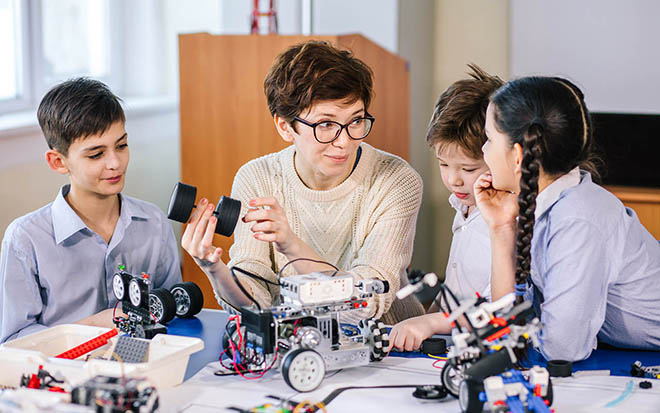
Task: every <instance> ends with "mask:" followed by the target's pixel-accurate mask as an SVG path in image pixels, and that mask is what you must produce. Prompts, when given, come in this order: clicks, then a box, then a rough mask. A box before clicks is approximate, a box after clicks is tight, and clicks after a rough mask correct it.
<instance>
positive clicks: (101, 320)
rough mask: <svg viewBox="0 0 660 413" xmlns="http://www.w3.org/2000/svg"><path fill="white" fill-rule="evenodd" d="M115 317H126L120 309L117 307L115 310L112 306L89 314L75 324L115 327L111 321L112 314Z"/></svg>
mask: <svg viewBox="0 0 660 413" xmlns="http://www.w3.org/2000/svg"><path fill="white" fill-rule="evenodd" d="M113 313H114V315H115V316H116V317H125V318H126V317H128V316H127V315H126V314H125V313H124V312H123V311H122V310H121V309H119V308H117V310H116V311H115V309H114V308H108V309H106V310H103V311H100V312H98V313H96V314H94V315H91V316H89V317H87V318H83V319H82V320H79V321H77V322H76V323H75V324H82V325H86V326H93V327H106V328H115V323H114V322H113V321H112V315H113Z"/></svg>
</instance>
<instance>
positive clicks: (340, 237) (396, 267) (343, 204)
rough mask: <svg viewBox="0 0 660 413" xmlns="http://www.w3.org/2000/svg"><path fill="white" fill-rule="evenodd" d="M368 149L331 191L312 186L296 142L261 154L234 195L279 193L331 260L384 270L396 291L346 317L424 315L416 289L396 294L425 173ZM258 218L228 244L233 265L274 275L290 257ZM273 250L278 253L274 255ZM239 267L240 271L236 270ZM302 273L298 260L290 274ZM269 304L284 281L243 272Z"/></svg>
mask: <svg viewBox="0 0 660 413" xmlns="http://www.w3.org/2000/svg"><path fill="white" fill-rule="evenodd" d="M361 147H362V155H361V157H360V160H359V162H358V165H357V167H356V168H355V169H354V170H353V172H352V173H351V175H350V176H349V177H348V178H347V179H346V180H345V181H344V182H342V183H341V184H339V185H338V186H337V187H335V188H332V189H330V190H326V191H317V190H312V189H309V188H308V187H306V186H305V184H304V183H303V182H302V181H301V180H300V178H299V177H298V174H297V173H296V171H295V168H294V162H293V160H294V153H295V147H294V146H290V147H288V148H286V149H284V150H282V151H280V152H277V153H272V154H269V155H266V156H263V157H261V158H258V159H254V160H252V161H250V162H248V163H247V164H245V165H243V166H242V167H241V169H240V170H239V171H238V173H237V174H236V177H235V178H234V184H233V188H232V194H231V196H232V198H235V199H238V200H240V201H241V202H242V203H243V205H247V202H248V201H249V200H250V199H252V198H254V197H265V196H274V197H275V198H276V199H277V200H278V202H279V203H280V205H281V206H282V207H283V208H284V210H285V211H286V215H287V218H288V220H289V226H290V227H291V230H292V231H293V232H295V233H296V234H297V235H298V236H299V237H300V238H301V239H302V240H303V241H304V242H305V243H307V244H308V245H309V246H310V247H311V248H313V249H314V250H315V251H316V252H317V253H318V255H319V256H320V257H322V258H323V259H324V260H326V261H328V262H331V263H333V264H335V265H336V266H337V267H339V268H340V269H342V270H344V271H350V272H351V273H353V274H354V275H356V276H357V278H359V279H362V278H380V279H382V280H387V281H388V282H389V284H390V291H389V293H386V294H382V295H376V296H375V298H374V299H372V300H371V302H370V303H369V306H368V307H367V308H365V309H362V310H355V311H352V312H350V314H349V315H348V316H347V317H343V318H342V320H346V321H349V322H350V321H357V320H359V319H364V318H368V317H377V318H380V319H381V320H382V321H384V322H385V323H387V324H394V323H396V322H398V321H401V320H404V319H406V318H409V317H412V316H417V315H421V314H423V313H424V310H423V308H422V306H421V304H420V303H419V302H418V301H417V300H416V299H415V298H414V297H410V298H408V299H406V300H404V301H403V302H402V301H400V300H396V299H395V294H396V292H397V291H398V290H399V288H400V287H402V286H403V285H405V284H407V283H408V279H407V276H406V267H407V266H408V265H409V264H410V259H411V256H412V248H413V240H414V237H415V223H416V220H417V213H418V211H419V206H420V203H421V198H422V181H421V178H420V176H419V175H418V174H417V172H415V170H414V169H412V168H411V167H410V165H408V163H406V161H404V160H403V159H401V158H399V157H396V156H394V155H391V154H389V153H387V152H383V151H380V150H378V149H375V148H373V147H372V146H370V145H368V144H366V143H364V142H363V143H362V144H361ZM250 227H251V225H249V224H243V223H242V222H240V221H239V223H238V226H237V228H236V231H235V233H234V244H233V245H232V247H231V248H230V250H229V256H230V259H231V260H230V262H229V263H228V264H227V265H228V266H229V267H231V266H238V267H240V268H242V269H244V270H247V271H250V272H253V273H255V274H258V275H260V276H262V277H264V278H266V279H269V280H272V281H275V280H276V278H277V276H276V274H277V272H278V271H279V270H280V268H282V267H283V266H284V264H286V262H287V258H286V256H284V255H283V254H280V253H278V252H277V251H276V250H275V248H274V247H273V246H272V245H271V244H269V243H266V242H263V241H258V240H256V239H254V237H253V234H252V232H251V231H250ZM272 258H274V260H273V259H272ZM237 275H238V274H237ZM291 275H295V270H294V268H293V266H291V265H289V266H288V267H287V268H285V271H284V273H283V276H291ZM239 280H240V281H241V283H242V284H243V285H246V286H249V287H250V289H251V290H252V292H253V295H254V297H255V299H256V300H257V301H258V302H259V303H260V304H261V305H262V306H269V305H272V304H273V302H274V298H275V297H277V296H278V295H279V293H278V291H277V287H274V286H268V287H266V283H263V282H258V281H256V280H254V279H251V278H249V277H246V276H244V275H239Z"/></svg>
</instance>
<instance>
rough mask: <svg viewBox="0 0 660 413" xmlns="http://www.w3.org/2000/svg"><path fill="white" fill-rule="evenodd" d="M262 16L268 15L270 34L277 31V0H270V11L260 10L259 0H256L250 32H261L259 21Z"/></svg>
mask: <svg viewBox="0 0 660 413" xmlns="http://www.w3.org/2000/svg"><path fill="white" fill-rule="evenodd" d="M261 17H268V34H275V33H277V12H276V11H275V0H269V6H268V11H261V10H259V0H254V7H253V9H252V16H251V18H250V21H251V24H250V33H252V34H259V21H260V20H261Z"/></svg>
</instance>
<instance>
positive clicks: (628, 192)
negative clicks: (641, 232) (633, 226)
mask: <svg viewBox="0 0 660 413" xmlns="http://www.w3.org/2000/svg"><path fill="white" fill-rule="evenodd" d="M606 188H607V189H608V190H609V191H610V192H612V193H613V194H614V195H616V196H617V198H619V199H620V200H621V202H623V204H624V205H625V206H627V207H629V208H632V209H634V210H635V213H637V216H638V217H639V220H640V222H641V223H642V225H644V226H645V227H646V229H647V230H648V231H649V232H650V233H651V234H652V235H653V236H654V237H655V239H657V240H660V189H655V188H635V187H627V186H607V187H606Z"/></svg>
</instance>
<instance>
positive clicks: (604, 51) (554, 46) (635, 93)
mask: <svg viewBox="0 0 660 413" xmlns="http://www.w3.org/2000/svg"><path fill="white" fill-rule="evenodd" d="M541 16H542V17H541ZM659 18H660V2H658V1H656V0H635V1H628V2H621V1H618V0H581V1H573V0H554V1H543V0H512V2H511V23H510V24H511V75H512V76H521V75H529V74H536V73H543V74H553V75H559V76H564V77H568V78H570V79H572V80H574V81H575V83H576V84H578V85H579V86H580V87H581V88H582V89H583V91H584V93H585V101H586V103H587V106H588V107H589V108H590V109H591V110H592V111H609V112H635V113H660V99H658V96H660V81H658V67H660V45H658V40H660V24H658V21H659V20H658V19H659Z"/></svg>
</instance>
